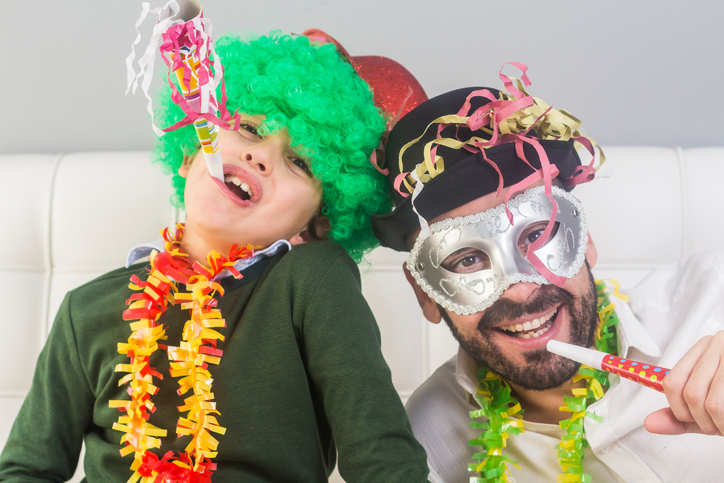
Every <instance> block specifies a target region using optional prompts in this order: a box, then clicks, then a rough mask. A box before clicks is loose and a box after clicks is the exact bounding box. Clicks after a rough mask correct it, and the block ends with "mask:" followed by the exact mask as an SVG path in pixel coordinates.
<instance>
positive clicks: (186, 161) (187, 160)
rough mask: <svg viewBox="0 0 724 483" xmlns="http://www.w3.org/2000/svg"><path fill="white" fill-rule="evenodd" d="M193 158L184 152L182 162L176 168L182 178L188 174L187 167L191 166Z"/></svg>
mask: <svg viewBox="0 0 724 483" xmlns="http://www.w3.org/2000/svg"><path fill="white" fill-rule="evenodd" d="M193 160H194V156H188V155H186V154H184V162H183V163H181V166H180V167H179V168H178V175H179V176H181V177H182V178H186V177H187V176H188V175H189V169H190V168H191V162H192V161H193Z"/></svg>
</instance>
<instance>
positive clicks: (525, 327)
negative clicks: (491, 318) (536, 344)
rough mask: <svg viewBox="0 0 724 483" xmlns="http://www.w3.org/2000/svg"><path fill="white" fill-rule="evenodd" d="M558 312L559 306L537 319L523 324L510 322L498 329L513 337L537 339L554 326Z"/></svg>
mask: <svg viewBox="0 0 724 483" xmlns="http://www.w3.org/2000/svg"><path fill="white" fill-rule="evenodd" d="M557 314H558V308H556V309H555V310H553V311H551V312H548V313H547V314H545V315H541V316H540V317H538V318H537V319H534V320H531V321H528V322H524V323H522V324H510V325H503V326H500V327H497V329H499V330H502V331H504V332H505V333H506V334H507V335H509V336H511V337H516V338H518V339H535V338H538V337H540V336H542V335H543V334H545V333H546V332H548V331H549V330H550V328H551V327H553V322H554V321H555V318H556V315H557Z"/></svg>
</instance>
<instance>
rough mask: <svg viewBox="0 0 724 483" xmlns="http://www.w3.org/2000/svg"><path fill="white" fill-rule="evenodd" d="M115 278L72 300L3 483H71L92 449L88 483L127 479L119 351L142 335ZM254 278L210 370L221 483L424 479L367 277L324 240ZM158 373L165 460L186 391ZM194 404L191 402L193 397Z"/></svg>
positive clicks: (6, 455)
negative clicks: (364, 284)
mask: <svg viewBox="0 0 724 483" xmlns="http://www.w3.org/2000/svg"><path fill="white" fill-rule="evenodd" d="M146 268H147V265H146V266H143V265H134V266H132V267H131V268H129V269H119V270H115V271H113V272H110V273H108V274H106V275H104V276H102V277H100V278H98V279H96V280H94V281H92V282H89V283H87V284H86V285H83V286H82V287H79V288H77V289H75V290H73V291H71V292H70V293H68V295H67V296H66V298H65V300H64V302H63V304H62V305H61V307H60V310H59V311H58V315H57V317H56V320H55V323H54V326H53V329H52V331H51V333H50V336H49V337H48V341H47V343H46V345H45V348H44V349H43V351H42V352H41V354H40V358H39V359H38V364H37V368H36V372H35V377H34V379H33V385H32V388H31V390H30V393H29V394H28V396H27V398H26V400H25V402H24V404H23V406H22V408H21V410H20V414H19V415H18V417H17V419H16V421H15V424H14V426H13V429H12V432H11V434H10V437H9V439H8V442H7V444H6V446H5V449H4V450H3V453H2V456H0V480H1V481H13V482H15V481H65V480H67V479H69V478H70V477H71V476H72V475H73V471H74V470H75V467H76V463H77V460H78V454H79V451H80V448H81V441H82V440H83V439H85V444H86V456H85V461H84V468H85V475H86V479H87V480H88V481H89V482H97V481H114V482H125V481H126V480H127V479H128V478H129V477H130V475H131V473H132V472H131V471H130V469H129V467H130V465H131V462H132V459H133V457H132V456H130V455H129V456H127V457H124V458H121V456H120V454H119V450H120V448H121V445H120V438H121V436H122V434H123V433H121V432H119V431H115V430H112V429H111V427H112V425H113V423H114V422H116V421H117V419H118V416H119V415H120V412H119V411H118V410H117V409H111V408H109V407H108V401H109V400H113V399H128V396H127V394H125V388H126V387H125V386H123V387H119V386H118V381H119V379H120V378H121V377H122V376H123V374H121V373H116V372H114V367H115V366H116V364H119V363H126V362H127V361H128V359H127V358H126V356H124V355H121V354H119V353H118V352H117V351H116V346H117V343H118V342H125V341H126V340H127V339H128V336H129V335H130V328H129V325H128V323H127V322H125V321H123V320H122V317H121V313H122V312H123V310H124V309H125V308H126V306H125V301H126V300H127V299H128V297H129V296H130V295H131V294H132V291H131V290H130V289H129V288H128V283H129V279H130V277H131V275H132V274H136V275H138V276H139V277H140V278H141V279H142V280H145V278H146V276H147V272H146ZM243 275H244V278H243V279H241V280H235V279H233V278H230V279H226V280H225V281H224V283H223V285H224V288H225V289H226V294H225V295H224V297H222V298H221V300H220V303H219V308H220V309H221V313H222V316H223V317H224V318H225V319H226V328H225V329H220V332H221V333H222V334H223V335H225V337H226V341H225V342H224V343H222V344H221V345H220V348H222V349H223V351H224V354H223V357H222V361H221V363H220V364H219V365H218V366H213V365H212V366H210V371H211V374H212V377H213V378H214V382H213V393H214V394H215V400H216V401H217V402H218V406H217V407H218V409H219V411H220V412H221V416H220V419H219V423H220V424H221V425H222V426H224V427H226V428H227V432H226V435H223V436H221V435H219V436H217V438H218V439H219V441H220V442H219V449H218V451H219V454H218V457H217V458H215V459H214V462H216V463H217V464H218V468H217V471H216V473H215V474H214V476H213V478H212V479H213V481H214V483H218V482H244V483H247V482H248V483H254V482H274V483H279V482H289V483H303V482H321V481H327V477H328V475H329V474H330V473H331V471H332V469H333V468H334V464H335V445H336V450H337V451H338V452H339V468H340V473H341V474H342V476H343V478H345V480H346V481H347V482H348V483H354V482H406V483H411V482H424V481H427V463H426V457H425V453H424V450H423V449H422V447H421V446H420V445H419V444H418V443H417V441H416V440H415V439H414V437H413V435H412V431H411V430H410V425H409V423H408V421H407V417H406V415H405V412H404V409H403V407H402V404H401V403H400V400H399V398H398V396H397V393H396V392H395V389H394V388H393V386H392V381H391V378H390V371H389V369H388V367H387V365H386V363H385V361H384V360H383V358H382V354H381V352H380V334H379V329H378V328H377V325H376V323H375V321H374V318H373V316H372V313H371V312H370V309H369V307H368V306H367V304H366V302H365V300H364V298H363V297H362V295H361V292H360V280H359V271H358V270H357V267H356V266H355V264H354V262H353V261H352V260H351V259H350V258H349V257H348V256H347V254H346V253H345V252H344V251H343V250H342V249H341V248H340V247H338V246H337V245H335V244H333V243H329V242H313V243H308V244H304V245H299V246H296V247H294V249H293V250H291V252H289V253H287V254H286V255H283V256H282V255H277V256H275V257H274V258H272V259H268V260H264V261H261V262H258V263H256V264H255V265H252V266H251V267H249V268H248V269H246V270H245V271H244V272H243ZM187 315H188V312H187V311H181V310H180V308H178V307H171V308H170V309H169V310H168V311H167V312H166V314H164V315H163V316H162V318H161V322H163V324H164V325H165V326H166V327H167V335H168V340H167V341H166V343H168V344H169V345H174V346H175V345H178V342H179V340H180V337H181V331H182V327H183V324H184V322H185V320H186V319H187ZM151 365H152V366H154V367H156V368H157V369H158V370H159V372H160V373H161V374H163V375H164V378H163V381H158V380H157V381H156V382H155V383H156V384H157V385H159V386H160V390H159V392H158V394H156V395H155V396H153V402H154V403H155V404H156V406H157V407H158V410H157V411H156V412H155V413H154V414H153V415H152V416H151V419H150V422H151V424H153V425H155V426H158V427H161V428H164V429H166V430H168V434H169V437H167V438H163V440H162V447H161V450H159V451H156V453H157V454H158V455H163V454H164V453H165V452H166V451H168V450H169V449H173V450H174V451H176V452H179V451H183V448H184V447H185V445H186V444H188V441H189V437H184V438H181V439H178V440H177V439H176V438H175V427H176V419H177V418H178V416H179V414H180V413H178V412H177V410H176V406H181V405H182V404H183V401H182V399H183V398H182V397H181V396H178V395H177V394H176V389H177V388H178V382H177V380H176V379H174V378H172V377H170V376H169V375H168V367H169V363H168V357H167V355H166V353H165V351H158V352H157V353H155V354H154V355H153V356H152V358H151ZM186 396H188V394H186Z"/></svg>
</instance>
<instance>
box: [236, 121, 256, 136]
mask: <svg viewBox="0 0 724 483" xmlns="http://www.w3.org/2000/svg"><path fill="white" fill-rule="evenodd" d="M239 126H240V130H242V129H243V130H244V131H246V132H248V133H249V134H251V135H252V136H256V137H261V136H260V135H259V131H257V125H256V124H255V123H253V122H249V121H244V122H242V123H241V124H240V125H239Z"/></svg>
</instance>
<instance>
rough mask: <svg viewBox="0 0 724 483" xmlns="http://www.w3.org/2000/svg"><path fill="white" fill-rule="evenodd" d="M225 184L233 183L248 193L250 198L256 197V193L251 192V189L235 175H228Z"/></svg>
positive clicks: (225, 177)
mask: <svg viewBox="0 0 724 483" xmlns="http://www.w3.org/2000/svg"><path fill="white" fill-rule="evenodd" d="M224 182H225V183H232V184H234V185H236V186H238V187H239V188H241V189H242V190H244V191H246V192H247V193H248V194H249V197H251V196H253V195H254V192H253V191H252V190H251V187H250V186H249V185H248V184H247V183H245V182H244V181H242V180H240V179H239V178H238V177H236V176H234V175H233V174H227V175H225V176H224Z"/></svg>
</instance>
